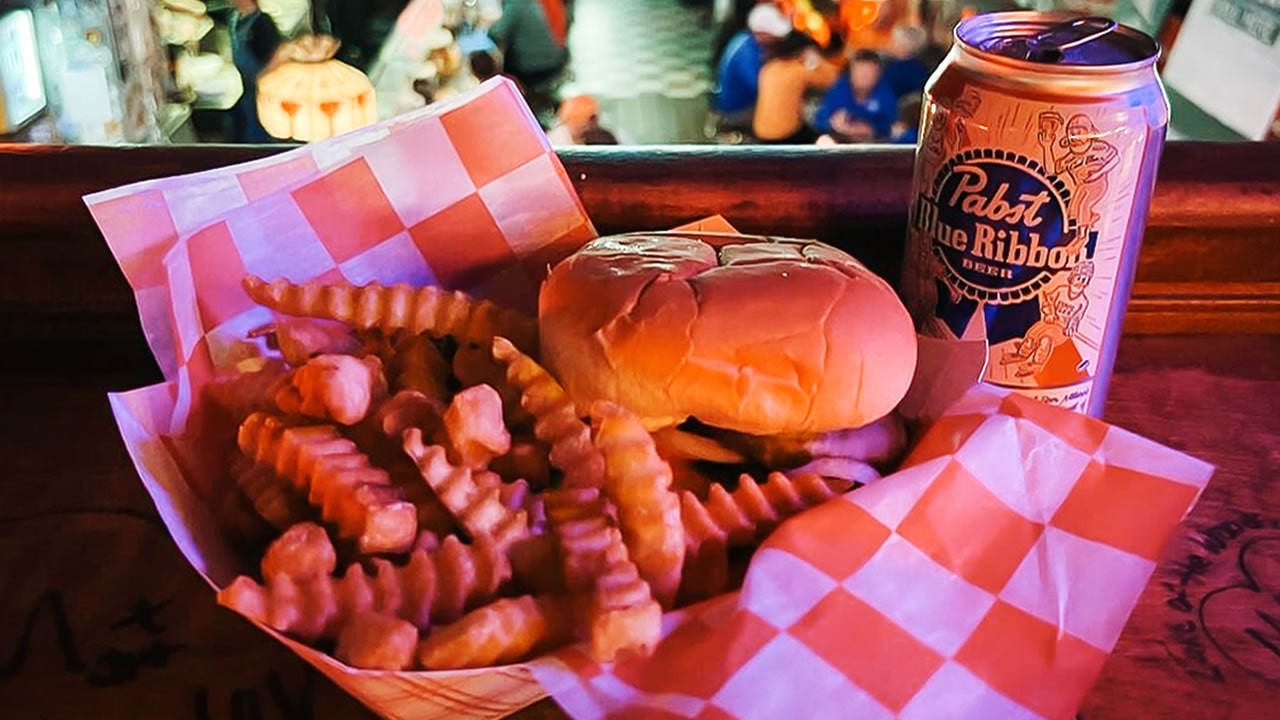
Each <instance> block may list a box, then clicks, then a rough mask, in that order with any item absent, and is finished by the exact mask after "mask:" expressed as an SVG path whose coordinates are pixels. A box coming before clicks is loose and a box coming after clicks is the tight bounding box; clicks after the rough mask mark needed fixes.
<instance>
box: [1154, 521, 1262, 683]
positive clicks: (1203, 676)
mask: <svg viewBox="0 0 1280 720" xmlns="http://www.w3.org/2000/svg"><path fill="white" fill-rule="evenodd" d="M1190 541H1191V544H1192V545H1193V546H1194V547H1195V548H1196V550H1194V551H1192V552H1189V553H1187V554H1186V555H1185V556H1184V557H1183V558H1182V559H1180V560H1177V561H1175V562H1173V563H1172V564H1171V565H1169V567H1168V568H1167V569H1166V570H1165V571H1164V572H1163V573H1162V577H1161V578H1160V580H1159V586H1160V587H1161V588H1162V590H1163V591H1164V597H1165V599H1164V604H1165V606H1166V607H1168V608H1169V609H1170V610H1171V611H1172V613H1173V617H1172V619H1171V620H1170V621H1169V623H1168V632H1167V633H1166V637H1165V638H1164V639H1162V640H1161V641H1160V644H1161V646H1162V647H1163V648H1164V651H1165V653H1166V654H1167V655H1168V657H1169V659H1170V660H1172V661H1173V662H1174V663H1175V664H1176V665H1177V666H1178V667H1179V668H1180V669H1181V670H1182V671H1183V672H1184V673H1185V674H1186V675H1187V676H1188V677H1190V678H1193V679H1196V680H1199V681H1203V682H1210V683H1216V684H1224V683H1227V682H1228V681H1229V677H1230V674H1229V673H1230V672H1231V671H1233V669H1235V670H1240V671H1244V672H1246V673H1248V674H1250V675H1253V676H1255V677H1257V678H1260V679H1262V680H1266V681H1270V682H1276V681H1280V519H1275V518H1266V517H1262V516H1260V515H1259V514H1258V513H1238V514H1237V515H1236V516H1235V517H1233V518H1231V519H1228V520H1224V521H1222V522H1219V523H1217V524H1216V525H1213V526H1211V527H1207V528H1203V529H1198V530H1195V531H1193V532H1192V533H1191V537H1190ZM1224 670H1225V671H1226V672H1224Z"/></svg>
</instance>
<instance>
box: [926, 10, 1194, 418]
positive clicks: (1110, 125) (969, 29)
mask: <svg viewBox="0 0 1280 720" xmlns="http://www.w3.org/2000/svg"><path fill="white" fill-rule="evenodd" d="M955 36H956V42H955V44H954V46H953V47H952V49H951V51H950V54H949V55H948V56H947V58H946V60H944V62H943V63H942V66H941V67H940V68H939V69H938V70H937V72H935V73H934V75H933V77H932V78H930V80H929V83H928V85H927V87H926V88H925V96H924V101H925V102H924V109H923V117H922V119H921V130H920V138H921V139H920V146H919V148H918V149H917V151H916V163H915V176H914V185H913V195H912V203H913V205H912V209H911V217H910V230H909V233H908V242H907V256H906V259H905V263H904V267H905V275H904V278H903V296H904V299H905V302H906V304H907V307H908V308H909V309H910V310H911V313H912V316H913V317H914V318H915V320H916V323H917V327H918V328H919V329H920V331H921V332H922V333H924V334H926V335H932V336H935V337H942V338H952V339H985V340H986V341H987V343H988V348H989V359H988V363H987V371H986V378H985V379H986V381H987V382H990V383H993V384H995V385H999V386H1002V387H1006V388H1009V389H1011V390H1013V391H1015V392H1018V393H1021V394H1024V395H1028V396H1031V397H1033V398H1036V399H1039V400H1043V401H1045V402H1048V403H1051V404H1054V405H1061V406H1065V407H1069V408H1071V409H1074V410H1078V411H1081V412H1086V413H1088V414H1090V415H1093V416H1095V417H1097V416H1100V415H1101V414H1102V406H1103V403H1104V402H1105V400H1106V390H1107V385H1108V382H1109V380H1110V375H1111V368H1112V364H1113V363H1114V360H1115V352H1116V345H1117V343H1118V341H1119V339H1120V331H1121V323H1122V321H1123V318H1124V309H1125V305H1126V303H1127V302H1128V298H1129V288H1130V285H1131V284H1132V282H1133V275H1134V270H1135V267H1136V261H1137V256H1138V248H1139V245H1140V244H1141V240H1142V231H1143V227H1144V224H1145V221H1146V216H1147V207H1148V204H1149V201H1150V199H1151V190H1152V187H1153V186H1154V184H1155V178H1156V166H1157V164H1158V162H1159V159H1160V151H1161V149H1162V147H1163V145H1164V137H1165V128H1166V126H1167V125H1168V122H1169V103H1168V100H1167V99H1166V97H1165V94H1164V89H1163V88H1162V87H1161V85H1160V81H1159V78H1158V77H1157V75H1156V67H1155V63H1156V59H1157V56H1158V55H1159V46H1158V45H1157V44H1156V42H1155V41H1154V40H1153V39H1151V38H1150V37H1149V36H1147V35H1145V34H1143V33H1141V32H1138V31H1136V30H1133V29H1130V28H1128V27H1125V26H1120V25H1116V24H1115V23H1114V22H1111V21H1109V20H1106V19H1101V18H1079V19H1072V18H1069V17H1065V16H1062V15H1056V14H1050V13H1039V12H1001V13H990V14H986V15H978V16H975V17H972V18H969V19H968V20H965V21H964V22H962V23H960V25H959V26H957V28H956V33H955Z"/></svg>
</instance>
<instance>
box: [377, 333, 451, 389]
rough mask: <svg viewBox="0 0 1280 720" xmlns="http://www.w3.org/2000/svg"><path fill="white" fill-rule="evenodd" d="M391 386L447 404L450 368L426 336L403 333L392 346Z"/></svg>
mask: <svg viewBox="0 0 1280 720" xmlns="http://www.w3.org/2000/svg"><path fill="white" fill-rule="evenodd" d="M393 357H394V362H393V363H391V367H392V369H393V370H394V371H395V372H394V382H393V385H394V386H395V389H396V390H397V391H400V390H416V391H417V392H420V393H422V394H423V395H425V396H427V397H429V398H431V399H433V400H435V401H437V402H439V403H441V404H444V403H447V402H448V401H449V376H450V375H451V374H452V373H453V369H452V368H451V367H450V365H449V361H448V360H446V359H445V357H444V355H441V354H440V350H438V349H437V348H436V345H435V343H433V342H432V341H431V338H430V337H427V336H426V335H410V334H407V333H406V334H405V336H404V337H402V338H400V339H399V340H398V341H397V342H396V343H395V352H394V356H393Z"/></svg>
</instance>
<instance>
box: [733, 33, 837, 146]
mask: <svg viewBox="0 0 1280 720" xmlns="http://www.w3.org/2000/svg"><path fill="white" fill-rule="evenodd" d="M839 75H840V69H839V67H838V66H836V65H833V64H831V63H829V62H827V61H826V59H824V58H823V57H822V54H821V53H820V52H818V48H817V46H816V45H815V44H814V42H813V40H811V39H810V38H809V37H808V36H806V35H804V34H802V33H797V32H793V33H791V34H790V35H788V36H787V37H785V38H783V39H782V40H780V41H779V42H778V44H777V46H776V47H775V49H774V51H773V52H772V53H771V54H770V56H769V57H768V58H767V59H766V60H765V63H764V66H763V67H762V68H761V69H760V90H759V94H758V95H757V96H756V112H755V115H754V117H753V118H752V122H751V132H752V134H754V135H755V137H756V139H757V140H759V141H760V142H762V143H768V144H777V145H807V144H810V143H812V142H813V141H815V140H817V139H818V135H817V133H815V132H813V130H811V129H810V128H809V127H808V126H807V125H806V124H805V100H806V97H807V95H808V94H809V92H810V91H811V90H825V89H827V88H828V87H830V86H831V85H832V83H834V82H835V81H836V79H837V78H838V77H839Z"/></svg>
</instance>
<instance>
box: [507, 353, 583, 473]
mask: <svg viewBox="0 0 1280 720" xmlns="http://www.w3.org/2000/svg"><path fill="white" fill-rule="evenodd" d="M493 356H494V358H495V359H496V360H498V361H499V362H501V363H503V364H504V365H506V366H507V381H508V382H510V383H511V384H512V385H514V386H516V387H518V388H520V391H521V394H522V399H521V405H522V406H523V407H524V409H525V410H527V411H528V412H529V414H530V415H533V417H534V426H533V428H534V429H533V432H534V435H535V436H536V437H537V438H538V439H539V440H541V441H542V442H544V443H546V444H547V445H549V446H550V447H551V455H550V459H551V464H552V465H553V466H554V467H556V468H558V469H559V470H560V471H561V472H563V473H564V486H565V487H569V488H584V487H602V486H603V484H604V454H603V453H601V452H600V450H599V449H598V448H597V447H596V446H595V444H593V443H592V442H591V429H590V428H589V427H587V424H586V423H584V422H583V421H582V419H581V418H579V417H578V413H577V410H576V409H575V408H574V405H573V401H571V400H570V399H569V396H568V394H567V393H566V392H565V391H564V388H563V387H561V386H560V383H558V382H556V380H555V378H553V377H551V374H550V373H548V372H547V371H546V369H545V368H543V367H542V366H541V365H539V364H538V363H537V362H535V361H534V360H533V359H532V358H531V357H529V356H528V355H526V354H524V353H523V352H521V351H520V350H519V349H518V348H517V347H516V346H515V345H514V344H513V343H512V342H511V341H510V340H507V339H506V338H501V337H498V338H494V340H493Z"/></svg>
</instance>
